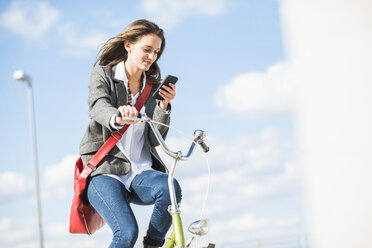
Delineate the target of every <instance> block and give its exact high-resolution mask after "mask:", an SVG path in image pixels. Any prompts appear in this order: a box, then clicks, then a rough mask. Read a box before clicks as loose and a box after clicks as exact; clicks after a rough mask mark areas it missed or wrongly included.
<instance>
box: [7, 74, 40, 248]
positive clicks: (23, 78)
mask: <svg viewBox="0 0 372 248" xmlns="http://www.w3.org/2000/svg"><path fill="white" fill-rule="evenodd" d="M13 78H14V79H16V80H18V81H21V82H25V83H27V86H28V91H27V92H28V109H29V119H30V129H31V141H32V157H33V166H34V178H35V194H36V207H37V217H38V227H39V244H40V248H43V246H44V245H43V233H42V232H43V231H42V230H43V229H42V222H41V203H40V186H39V171H38V159H37V149H36V134H35V119H34V104H33V95H32V84H31V78H30V77H29V76H27V75H26V74H25V73H24V72H23V71H21V70H17V71H15V72H14V73H13Z"/></svg>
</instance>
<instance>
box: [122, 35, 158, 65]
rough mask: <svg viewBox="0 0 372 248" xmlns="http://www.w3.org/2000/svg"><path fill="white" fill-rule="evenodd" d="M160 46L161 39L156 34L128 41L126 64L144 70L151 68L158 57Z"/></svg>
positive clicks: (126, 45)
mask: <svg viewBox="0 0 372 248" xmlns="http://www.w3.org/2000/svg"><path fill="white" fill-rule="evenodd" d="M160 46H161V39H160V37H159V36H157V35H156V34H147V35H144V36H142V37H141V38H140V39H139V40H138V41H137V42H135V43H129V42H126V43H125V49H126V50H127V52H128V58H127V61H126V64H127V65H128V66H134V67H137V68H138V69H140V70H142V71H147V70H149V69H150V66H151V65H152V63H154V62H155V60H156V59H157V57H158V52H159V51H160Z"/></svg>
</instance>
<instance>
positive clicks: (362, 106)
mask: <svg viewBox="0 0 372 248" xmlns="http://www.w3.org/2000/svg"><path fill="white" fill-rule="evenodd" d="M280 8H281V17H282V24H283V25H282V26H283V33H284V42H285V46H286V52H287V59H288V62H289V64H290V71H291V79H292V80H293V83H294V87H295V92H296V95H295V117H296V118H295V128H296V134H297V142H298V148H299V149H298V151H299V153H298V155H299V161H300V164H301V166H302V169H303V170H302V171H303V182H304V184H303V185H304V199H305V209H306V217H307V220H306V221H307V227H308V233H309V244H310V247H311V248H332V247H337V248H342V247H345V248H371V247H372V0H281V1H280Z"/></svg>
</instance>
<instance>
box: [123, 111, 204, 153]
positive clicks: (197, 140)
mask: <svg viewBox="0 0 372 248" xmlns="http://www.w3.org/2000/svg"><path fill="white" fill-rule="evenodd" d="M118 116H119V117H121V115H119V114H118ZM122 118H123V120H135V121H139V122H146V123H148V124H149V125H150V127H151V129H152V131H153V132H154V134H155V137H156V139H157V140H158V142H159V144H160V147H161V148H162V149H163V150H164V152H165V153H166V154H168V155H169V156H171V157H173V158H176V159H178V160H187V159H188V158H189V157H190V156H191V154H192V153H193V151H194V148H195V144H199V145H200V147H201V148H202V150H203V151H204V152H208V151H209V147H208V146H207V145H206V144H205V142H204V138H205V136H206V134H205V132H204V131H203V130H195V132H194V141H193V142H192V144H191V146H190V148H189V151H188V153H187V155H186V156H184V155H182V152H180V151H178V152H174V151H171V150H170V149H169V148H168V147H167V145H166V144H165V141H164V139H163V136H162V135H161V133H160V131H159V129H158V128H157V127H156V125H155V123H154V122H153V121H152V119H151V118H150V117H148V116H147V115H146V114H138V117H122Z"/></svg>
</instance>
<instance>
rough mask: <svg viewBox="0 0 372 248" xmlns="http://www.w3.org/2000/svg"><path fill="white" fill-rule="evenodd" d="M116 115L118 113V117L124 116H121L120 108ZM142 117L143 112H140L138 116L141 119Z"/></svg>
mask: <svg viewBox="0 0 372 248" xmlns="http://www.w3.org/2000/svg"><path fill="white" fill-rule="evenodd" d="M116 115H117V116H118V117H122V116H121V113H120V111H119V110H118V112H116ZM141 117H142V114H141V113H138V115H137V118H140V119H141Z"/></svg>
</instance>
